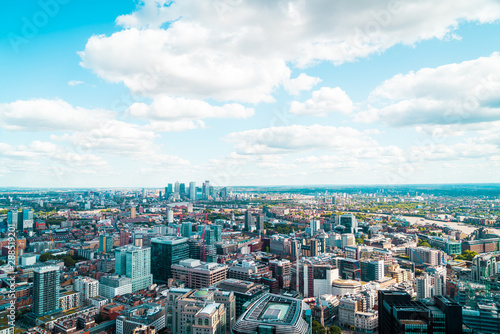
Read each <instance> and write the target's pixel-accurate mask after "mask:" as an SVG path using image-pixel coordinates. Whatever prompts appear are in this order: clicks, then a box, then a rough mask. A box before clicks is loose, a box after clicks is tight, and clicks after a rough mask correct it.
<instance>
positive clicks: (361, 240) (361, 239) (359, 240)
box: [356, 238, 365, 245]
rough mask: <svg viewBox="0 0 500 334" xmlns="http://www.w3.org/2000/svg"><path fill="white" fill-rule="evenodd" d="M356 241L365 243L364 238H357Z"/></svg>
mask: <svg viewBox="0 0 500 334" xmlns="http://www.w3.org/2000/svg"><path fill="white" fill-rule="evenodd" d="M356 242H357V243H358V244H360V245H362V244H364V243H365V241H364V240H363V238H356Z"/></svg>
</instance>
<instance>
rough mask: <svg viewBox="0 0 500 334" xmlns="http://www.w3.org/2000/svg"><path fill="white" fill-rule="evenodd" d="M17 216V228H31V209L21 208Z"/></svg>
mask: <svg viewBox="0 0 500 334" xmlns="http://www.w3.org/2000/svg"><path fill="white" fill-rule="evenodd" d="M18 216H19V218H18V230H27V229H33V210H31V209H23V211H22V212H19V214H18Z"/></svg>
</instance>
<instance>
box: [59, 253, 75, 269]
mask: <svg viewBox="0 0 500 334" xmlns="http://www.w3.org/2000/svg"><path fill="white" fill-rule="evenodd" d="M62 259H63V261H64V266H66V267H68V268H70V267H74V266H75V263H76V261H75V260H73V258H72V257H71V256H65V257H63V258H62Z"/></svg>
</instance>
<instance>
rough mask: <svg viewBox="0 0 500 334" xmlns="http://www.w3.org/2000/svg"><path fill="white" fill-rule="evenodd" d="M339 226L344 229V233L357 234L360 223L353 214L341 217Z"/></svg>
mask: <svg viewBox="0 0 500 334" xmlns="http://www.w3.org/2000/svg"><path fill="white" fill-rule="evenodd" d="M339 224H340V225H342V226H343V227H344V232H343V233H352V234H355V233H356V232H357V231H358V221H357V220H356V217H355V216H354V215H353V214H350V213H349V214H345V215H341V216H340V217H339Z"/></svg>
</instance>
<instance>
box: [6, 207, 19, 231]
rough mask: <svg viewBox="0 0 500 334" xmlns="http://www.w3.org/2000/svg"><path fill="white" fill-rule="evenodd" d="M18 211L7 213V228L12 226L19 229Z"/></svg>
mask: <svg viewBox="0 0 500 334" xmlns="http://www.w3.org/2000/svg"><path fill="white" fill-rule="evenodd" d="M17 212H18V211H17V210H10V211H9V212H7V224H8V226H14V228H16V229H19V225H18V217H19V215H18V213H17Z"/></svg>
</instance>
